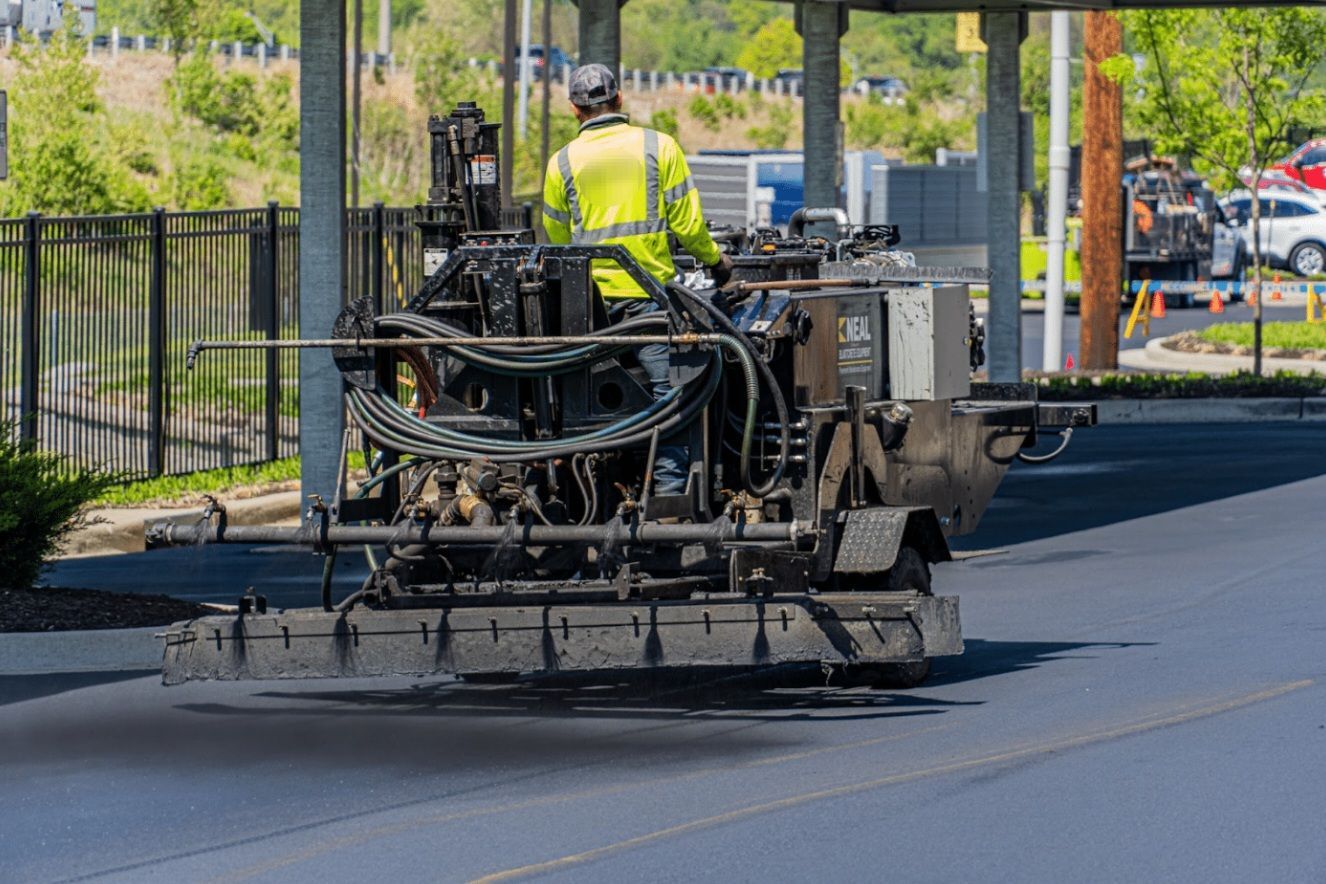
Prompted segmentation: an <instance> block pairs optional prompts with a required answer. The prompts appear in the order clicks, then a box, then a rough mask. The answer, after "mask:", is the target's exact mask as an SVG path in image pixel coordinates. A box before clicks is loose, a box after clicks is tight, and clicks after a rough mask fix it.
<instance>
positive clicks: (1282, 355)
mask: <svg viewBox="0 0 1326 884" xmlns="http://www.w3.org/2000/svg"><path fill="white" fill-rule="evenodd" d="M1165 347H1166V348H1168V349H1170V350H1178V351H1179V352H1180V353H1214V354H1217V355H1220V356H1251V355H1252V354H1253V350H1252V348H1251V347H1244V346H1241V345H1238V344H1226V343H1223V342H1219V343H1218V342H1215V341H1207V340H1203V339H1202V338H1201V337H1200V336H1199V335H1198V334H1197V332H1192V331H1185V332H1179V333H1178V334H1177V335H1171V336H1170V337H1169V338H1167V339H1166V341H1165ZM1262 356H1264V357H1266V358H1267V359H1303V360H1307V361H1310V362H1326V350H1299V349H1295V348H1293V347H1263V348H1262Z"/></svg>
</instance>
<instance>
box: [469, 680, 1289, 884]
mask: <svg viewBox="0 0 1326 884" xmlns="http://www.w3.org/2000/svg"><path fill="white" fill-rule="evenodd" d="M1312 683H1313V682H1312V679H1304V680H1302V681H1296V682H1291V683H1289V684H1284V685H1280V686H1278V687H1274V688H1268V689H1267V690H1264V691H1258V692H1256V693H1253V694H1245V695H1244V696H1242V697H1236V698H1234V699H1232V700H1226V701H1224V702H1221V703H1215V704H1212V705H1210V706H1204V707H1200V708H1197V709H1193V710H1190V711H1188V712H1183V713H1179V714H1176V715H1169V716H1166V717H1164V718H1158V719H1153V720H1150V721H1141V722H1134V723H1132V724H1126V725H1122V726H1119V727H1115V728H1110V729H1108V730H1104V731H1096V732H1094V733H1087V734H1082V735H1079V736H1076V737H1066V738H1064V739H1060V740H1052V741H1049V742H1045V743H1040V744H1034V745H1030V746H1024V747H1022V748H1018V749H1010V750H1008V751H1005V752H997V753H993V754H990V755H981V756H977V757H975V758H968V759H964V760H961V761H954V762H950V763H948V764H941V765H937V766H935V767H928V768H923V769H921V770H914V771H909V772H906V773H899V774H891V775H889V776H886V777H879V778H878V779H873V780H866V781H864V782H860V783H852V784H850V785H846V786H838V787H836V788H832V789H820V790H818V791H815V792H803V793H802V794H800V795H791V796H789V797H787V798H780V799H778V800H776V801H766V802H763V803H760V804H752V805H750V806H749V807H743V808H739V809H737V810H732V811H728V812H727V813H720V814H716V815H714V816H709V817H704V818H702V819H697V820H691V821H690V822H686V823H680V824H678V825H675V826H669V827H668V828H666V829H658V830H657V831H654V832H649V833H647V834H644V835H639V836H637V837H635V838H628V839H626V840H624V841H618V842H616V843H614V844H608V845H605V846H603V847H597V848H594V849H593V850H586V851H584V852H583V853H573V854H569V855H567V856H563V857H559V858H558V859H552V860H548V861H546V862H541V863H532V864H530V865H526V866H519V867H517V868H513V869H507V870H506V871H502V872H494V873H492V874H489V875H485V876H483V877H482V878H476V879H475V880H474V882H473V884H491V882H497V881H510V880H513V879H516V878H524V877H528V876H530V875H539V874H543V873H545V872H553V871H558V870H560V869H565V868H568V867H570V866H576V865H581V864H583V863H588V862H593V861H594V860H597V859H602V858H603V857H605V856H609V855H611V854H614V853H620V852H622V851H624V850H630V849H632V848H635V847H643V846H645V845H646V844H651V843H653V842H655V841H661V840H663V839H665V838H670V837H672V836H674V835H686V834H690V833H691V832H698V831H700V830H702V829H708V828H712V827H714V826H721V825H726V824H727V823H734V822H739V821H741V820H744V819H747V818H749V817H753V816H757V815H760V814H766V813H773V812H776V811H779V810H786V809H788V808H791V807H797V806H799V805H802V804H809V803H812V802H815V801H823V800H825V799H829V798H841V797H843V796H845V795H853V794H856V793H859V792H866V791H869V790H871V789H878V788H881V787H883V786H892V785H897V784H899V783H907V782H911V781H913V780H919V779H924V778H927V777H935V776H945V775H948V774H953V773H960V772H962V771H965V770H970V769H972V768H977V767H984V766H986V765H991V764H1003V763H1007V762H1010V761H1017V760H1019V759H1022V758H1028V757H1031V756H1035V755H1048V754H1052V753H1055V752H1062V751H1064V750H1066V749H1076V748H1079V747H1082V746H1089V745H1092V744H1094V743H1102V742H1105V741H1107V740H1115V739H1119V738H1120V737H1127V736H1131V735H1133V734H1139V733H1144V732H1146V731H1152V730H1157V729H1159V728H1165V727H1171V726H1173V725H1178V724H1185V723H1187V722H1190V721H1195V720H1197V719H1201V718H1209V717H1210V716H1213V715H1219V714H1221V713H1223V712H1230V711H1232V710H1234V709H1240V708H1242V707H1244V706H1250V705H1252V704H1253V703H1260V702H1262V701H1264V700H1270V699H1274V698H1275V697H1280V696H1283V695H1284V694H1287V693H1289V692H1291V691H1296V690H1299V689H1300V688H1305V687H1308V686H1309V685H1311V684H1312Z"/></svg>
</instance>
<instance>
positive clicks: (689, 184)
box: [663, 175, 695, 205]
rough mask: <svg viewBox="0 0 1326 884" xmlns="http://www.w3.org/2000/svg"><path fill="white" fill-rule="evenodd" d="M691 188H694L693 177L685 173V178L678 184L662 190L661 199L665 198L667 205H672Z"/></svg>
mask: <svg viewBox="0 0 1326 884" xmlns="http://www.w3.org/2000/svg"><path fill="white" fill-rule="evenodd" d="M692 190H695V179H694V178H692V177H691V176H690V175H687V176H686V180H685V181H683V182H682V183H681V184H678V185H676V186H675V187H669V188H668V189H667V190H666V191H664V192H663V199H665V200H667V203H668V205H672V204H673V203H675V202H676V201H677V200H679V199H681V198H682V197H684V196H685V195H686V194H688V193H690V192H691V191H692Z"/></svg>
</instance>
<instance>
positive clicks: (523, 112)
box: [516, 0, 548, 140]
mask: <svg viewBox="0 0 1326 884" xmlns="http://www.w3.org/2000/svg"><path fill="white" fill-rule="evenodd" d="M532 4H533V0H524V2H523V3H522V4H521V6H520V109H519V110H518V111H517V112H516V115H517V117H518V118H519V120H520V124H519V126H517V132H519V134H520V137H521V139H522V140H523V139H524V138H525V135H526V134H527V133H528V132H529V80H530V76H529V40H530V19H531V18H532V17H533V14H534V11H533V10H532V9H531V8H530V7H531V6H532ZM543 63H544V64H547V63H548V47H547V46H545V47H543Z"/></svg>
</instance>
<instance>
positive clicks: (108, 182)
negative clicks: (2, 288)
mask: <svg viewBox="0 0 1326 884" xmlns="http://www.w3.org/2000/svg"><path fill="white" fill-rule="evenodd" d="M86 55H87V47H86V44H85V43H84V42H83V40H82V39H81V38H79V36H78V35H77V34H76V33H75V28H73V27H68V26H67V27H64V28H61V29H60V30H58V31H56V32H55V33H54V34H52V35H51V39H50V43H49V44H48V45H47V46H46V47H45V48H44V49H43V48H42V47H41V46H40V45H35V44H29V43H21V44H18V45H17V46H15V48H14V55H13V57H14V60H15V61H16V62H17V64H18V72H17V74H16V75H15V77H14V80H13V85H12V88H11V90H10V97H11V101H12V103H13V109H12V119H11V120H10V131H9V135H10V180H9V184H8V185H7V186H6V187H5V189H4V191H0V193H3V201H4V209H5V214H8V215H16V214H21V213H23V212H30V211H36V212H45V213H51V214H71V215H78V214H102V213H107V212H115V211H133V210H138V209H144V208H148V207H149V206H150V205H151V203H150V197H149V196H148V194H147V192H146V189H145V188H142V187H141V186H136V182H134V181H133V180H132V173H131V172H130V170H129V168H128V167H126V166H125V165H123V164H121V163H119V162H117V158H118V157H119V153H118V152H117V151H116V150H115V148H114V146H113V145H108V144H107V140H108V138H109V136H108V132H107V121H106V114H105V108H104V107H103V105H102V103H101V99H100V98H98V96H97V89H96V86H97V72H96V70H95V69H93V68H91V67H90V66H88V65H87V64H86V62H85V58H86Z"/></svg>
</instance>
